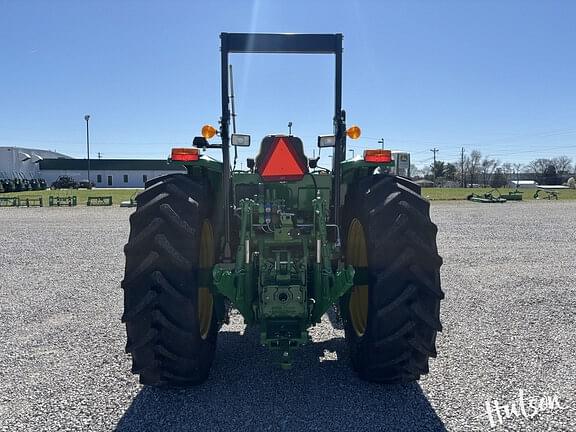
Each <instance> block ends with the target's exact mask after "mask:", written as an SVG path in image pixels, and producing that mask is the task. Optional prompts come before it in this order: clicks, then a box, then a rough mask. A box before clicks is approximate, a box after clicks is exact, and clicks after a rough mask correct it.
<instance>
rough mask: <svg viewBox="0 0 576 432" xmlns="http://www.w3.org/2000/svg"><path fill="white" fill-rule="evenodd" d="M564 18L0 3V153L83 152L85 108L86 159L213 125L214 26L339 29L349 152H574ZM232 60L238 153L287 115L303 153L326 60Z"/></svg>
mask: <svg viewBox="0 0 576 432" xmlns="http://www.w3.org/2000/svg"><path fill="white" fill-rule="evenodd" d="M575 22H576V2H573V1H528V0H522V1H512V0H510V1H496V0H494V1H462V0H459V1H424V0H422V1H394V2H391V1H352V0H351V1H345V2H344V1H341V2H340V1H317V0H315V1H298V0H291V1H272V0H268V1H240V0H236V1H204V2H199V1H194V2H193V1H181V2H180V1H164V2H160V1H155V2H152V1H72V0H69V1H61V0H60V1H59V0H52V1H49V2H48V1H32V0H27V1H16V0H0V145H16V146H30V147H37V148H50V149H56V150H58V151H61V152H63V153H67V154H70V155H72V156H77V157H84V155H85V129H84V128H85V122H84V119H83V117H84V114H86V113H89V114H90V115H91V116H92V118H91V121H90V126H91V154H92V157H95V156H96V153H97V152H101V153H102V155H103V157H107V158H117V157H124V158H132V157H143V158H164V157H166V156H167V155H168V153H169V149H170V148H171V147H173V146H183V145H189V144H191V141H192V138H193V136H194V135H197V134H199V131H200V128H201V126H202V125H203V124H205V123H212V124H214V125H216V124H217V121H218V118H219V79H220V75H219V68H220V64H219V61H220V57H219V33H220V32H221V31H228V32H247V31H255V32H307V33H313V32H314V33H322V32H325V33H336V32H341V33H343V34H344V93H343V106H344V108H345V109H346V110H347V113H348V123H349V125H350V124H358V125H359V126H360V127H361V128H362V131H363V138H362V139H360V140H358V141H348V142H349V148H353V149H356V151H360V150H361V149H363V148H366V147H377V146H378V143H377V140H378V139H380V138H384V139H385V143H386V147H388V148H393V149H402V150H407V151H410V152H412V154H413V157H412V159H413V161H415V162H416V163H417V164H418V165H424V164H429V163H430V160H431V157H432V153H431V152H430V151H429V150H430V149H431V148H433V147H437V148H439V149H440V152H439V153H438V157H439V158H440V159H442V160H449V161H452V160H456V159H457V158H458V156H459V150H460V147H462V146H463V147H465V149H466V151H467V152H469V151H470V150H472V149H478V150H480V151H481V152H482V153H483V154H485V155H490V156H491V157H494V158H498V159H500V160H502V161H510V162H523V163H525V162H528V161H530V160H532V159H534V158H537V157H551V156H557V155H562V154H566V155H568V156H570V157H572V158H574V159H576V49H575V48H574V47H575V46H576V25H575V24H574V23H575ZM231 63H232V64H233V65H234V69H235V70H234V78H235V87H236V102H237V104H236V108H237V112H238V131H239V132H243V133H249V134H251V135H252V138H253V147H252V148H250V149H249V150H243V152H242V154H241V156H242V157H243V158H245V157H246V156H249V155H253V154H255V153H256V152H257V147H258V143H259V141H260V139H261V137H262V136H263V135H265V134H267V133H273V132H287V123H288V122H289V121H292V122H293V124H294V127H293V131H294V133H295V134H296V135H299V136H301V137H302V138H303V139H304V141H305V144H306V148H307V152H308V153H309V155H310V156H311V154H312V150H313V148H314V146H315V142H316V138H315V137H316V136H317V135H318V134H325V133H330V132H331V129H332V120H331V119H332V106H333V58H332V56H329V55H326V56H310V55H308V56H306V55H285V56H281V55H244V56H242V55H233V56H232V58H231ZM214 155H215V156H216V155H217V153H214ZM323 156H327V154H326V152H324V153H323Z"/></svg>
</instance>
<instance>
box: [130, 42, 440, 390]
mask: <svg viewBox="0 0 576 432" xmlns="http://www.w3.org/2000/svg"><path fill="white" fill-rule="evenodd" d="M221 43H222V46H221V54H222V56H221V60H222V65H221V71H222V77H221V78H222V87H221V88H222V94H221V101H222V115H221V118H220V129H219V131H217V130H216V129H215V128H214V127H212V126H204V127H203V128H202V136H201V137H196V138H195V139H194V147H191V148H175V149H172V153H171V160H172V161H173V162H178V163H181V164H182V165H184V166H185V167H186V169H187V173H186V174H171V175H166V176H163V177H159V178H155V179H153V180H150V181H148V182H147V183H146V189H145V190H144V191H143V192H142V193H141V194H140V195H139V196H138V203H137V209H136V211H135V212H134V213H133V214H132V216H131V217H130V226H131V229H130V237H129V240H128V243H127V244H126V246H125V248H124V251H125V254H126V269H125V277H124V280H123V282H122V286H123V288H124V314H123V316H122V320H123V322H125V323H126V330H127V345H126V351H127V352H129V353H131V355H132V372H133V373H136V374H139V375H140V381H141V382H142V383H144V384H151V385H191V384H198V383H200V382H202V381H204V380H205V379H206V378H207V376H208V373H209V370H210V368H211V365H212V361H213V359H214V355H215V348H216V339H217V336H218V330H219V328H220V327H221V326H222V324H224V323H226V322H228V319H229V311H228V307H227V304H228V302H231V303H232V305H233V307H235V308H236V309H238V310H239V312H240V313H241V314H242V316H243V317H244V321H245V322H246V324H247V325H249V326H257V327H258V328H259V333H260V343H261V344H262V345H264V346H267V347H269V348H270V349H271V350H272V352H273V353H274V357H275V358H276V360H277V362H278V363H279V364H281V365H282V366H284V367H289V366H290V365H291V362H292V357H293V355H294V350H295V349H296V348H297V347H299V346H301V345H305V344H307V343H309V342H310V336H309V334H308V328H309V327H310V326H313V325H315V324H317V323H319V322H320V320H321V317H322V315H323V314H324V313H325V312H326V311H327V310H328V309H329V308H331V307H332V305H333V304H337V305H338V306H339V311H340V314H341V316H342V318H343V321H344V328H345V335H346V340H347V342H348V345H349V348H350V357H351V362H352V366H353V368H354V369H355V370H356V372H357V373H358V374H359V376H360V377H361V378H363V379H366V380H371V381H378V382H384V383H403V382H410V381H414V380H417V379H419V378H420V376H421V375H423V374H426V373H427V372H428V361H429V357H435V356H436V348H435V340H436V334H437V332H438V331H440V330H441V328H442V326H441V324H440V320H439V310H440V300H441V299H442V298H443V297H444V294H443V292H442V290H441V288H440V274H439V269H440V266H441V264H442V258H441V257H440V256H439V255H438V252H437V247H436V232H437V228H436V226H435V225H434V224H433V223H432V221H431V220H430V215H429V203H428V202H427V201H426V200H425V199H424V198H422V197H421V196H420V187H419V186H418V185H416V184H415V183H413V182H411V181H409V180H407V179H405V178H402V177H397V176H394V175H391V174H390V172H391V171H390V170H391V169H392V168H393V165H394V161H393V160H392V155H391V152H390V150H384V149H374V150H365V151H364V157H363V158H354V159H351V160H345V156H346V139H347V137H349V138H351V139H356V138H358V137H359V136H360V129H359V128H358V127H356V126H352V127H350V128H347V127H346V114H345V112H344V110H342V108H341V82H342V79H341V73H342V35H341V34H317V35H310V34H246V33H222V34H221ZM230 53H320V54H333V55H334V56H335V66H336V67H335V72H336V80H335V83H336V85H335V105H334V117H333V126H334V133H333V134H330V135H320V136H319V137H318V142H317V143H318V146H319V147H332V148H333V149H334V150H333V158H332V160H333V165H332V170H331V171H330V172H327V170H324V169H319V168H317V162H318V159H308V158H307V157H306V155H305V154H304V148H303V143H302V141H301V139H300V138H298V137H296V136H293V135H291V134H290V135H278V134H276V135H268V136H266V137H264V138H263V140H262V142H261V144H260V151H259V153H258V155H257V156H256V157H255V158H254V159H248V161H247V166H248V170H247V171H242V172H240V171H232V170H231V164H230V146H231V145H232V146H247V145H250V136H249V135H241V134H236V133H233V134H230V130H229V126H230V120H231V114H230V109H229V94H228V91H229V72H228V70H229V68H228V57H229V54H230ZM217 133H218V134H219V136H220V139H221V143H212V144H211V143H209V142H208V140H209V139H211V138H212V137H214V135H216V134H217ZM202 149H220V150H221V151H222V162H220V161H217V160H215V159H212V158H210V157H208V156H206V155H204V154H202Z"/></svg>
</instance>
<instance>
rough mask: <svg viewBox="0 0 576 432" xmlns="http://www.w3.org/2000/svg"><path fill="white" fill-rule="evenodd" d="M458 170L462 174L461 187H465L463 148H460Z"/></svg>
mask: <svg viewBox="0 0 576 432" xmlns="http://www.w3.org/2000/svg"><path fill="white" fill-rule="evenodd" d="M460 169H461V172H462V187H463V188H465V187H466V179H465V178H464V147H462V156H461V159H460Z"/></svg>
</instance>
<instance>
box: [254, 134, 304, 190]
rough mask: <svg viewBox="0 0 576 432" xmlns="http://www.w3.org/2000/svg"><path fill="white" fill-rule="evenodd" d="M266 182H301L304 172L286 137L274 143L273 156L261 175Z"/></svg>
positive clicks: (271, 155)
mask: <svg viewBox="0 0 576 432" xmlns="http://www.w3.org/2000/svg"><path fill="white" fill-rule="evenodd" d="M260 175H261V176H262V178H263V179H264V180H275V181H282V180H300V179H301V178H302V177H303V176H304V170H303V169H302V166H301V165H300V163H299V162H298V159H296V155H295V154H294V151H293V150H292V149H291V148H290V147H289V146H288V144H287V143H286V140H285V139H284V137H280V138H278V139H277V140H276V142H275V143H274V146H273V148H272V151H271V154H270V156H269V158H268V160H267V161H266V163H265V165H264V169H263V170H262V172H261V173H260Z"/></svg>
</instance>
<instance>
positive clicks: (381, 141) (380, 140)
mask: <svg viewBox="0 0 576 432" xmlns="http://www.w3.org/2000/svg"><path fill="white" fill-rule="evenodd" d="M378 144H382V150H384V138H380V139H379V140H378Z"/></svg>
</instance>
